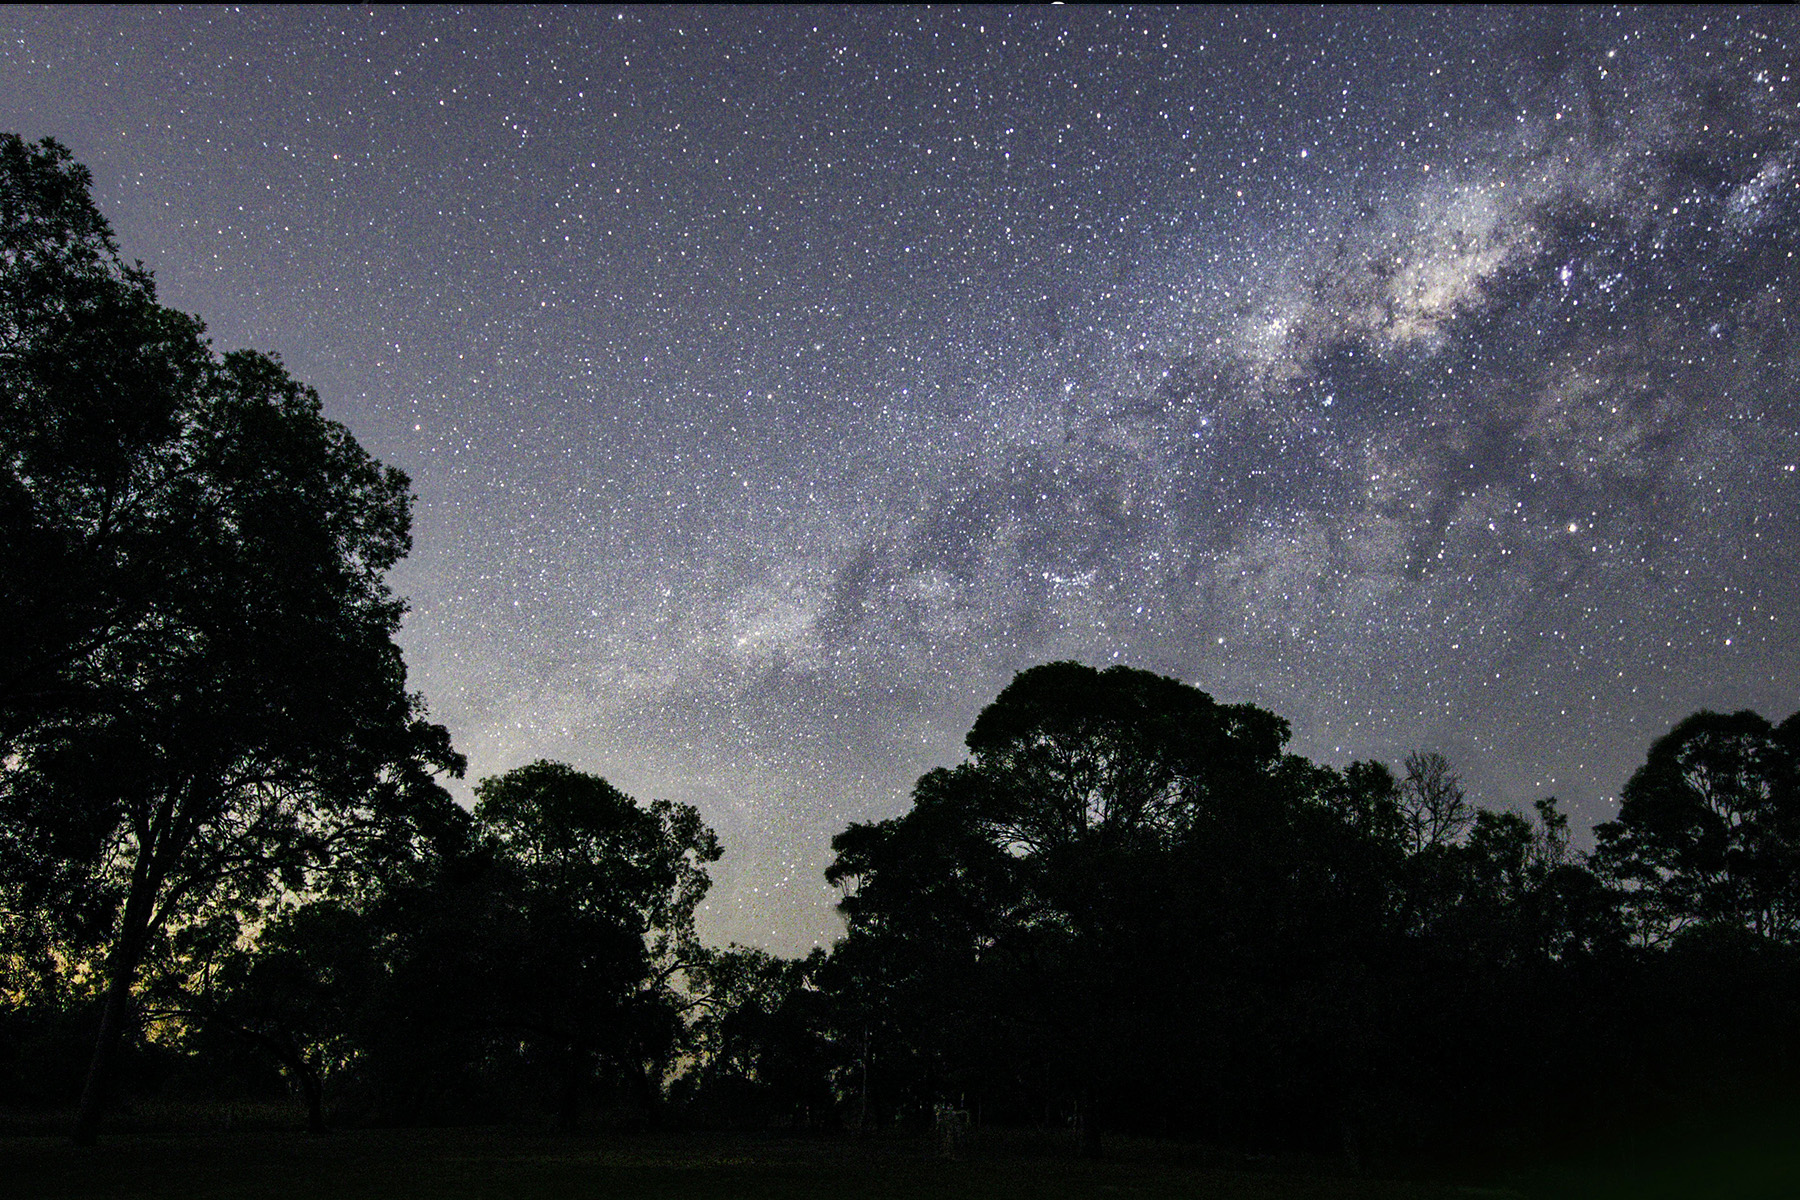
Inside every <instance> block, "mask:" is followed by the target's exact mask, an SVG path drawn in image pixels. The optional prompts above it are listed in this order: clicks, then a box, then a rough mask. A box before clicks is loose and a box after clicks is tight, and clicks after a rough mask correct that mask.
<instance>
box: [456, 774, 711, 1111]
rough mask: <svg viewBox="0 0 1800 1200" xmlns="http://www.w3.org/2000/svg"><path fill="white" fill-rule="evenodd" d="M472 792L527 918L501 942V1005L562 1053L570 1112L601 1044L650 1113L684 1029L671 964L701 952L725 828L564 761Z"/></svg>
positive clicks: (562, 1088)
mask: <svg viewBox="0 0 1800 1200" xmlns="http://www.w3.org/2000/svg"><path fill="white" fill-rule="evenodd" d="M475 796H476V806H475V818H476V822H477V824H478V825H479V826H480V827H482V829H483V831H484V832H485V833H486V834H487V835H488V836H489V837H491V838H492V839H493V840H494V842H495V843H496V844H497V846H498V848H499V851H500V857H501V860H502V864H503V865H504V866H505V867H507V868H510V869H511V870H513V871H515V872H516V873H517V875H518V879H519V886H518V893H517V900H516V904H517V912H518V918H519V925H518V928H517V930H516V933H515V937H514V939H513V944H512V945H511V946H510V947H506V948H499V953H500V954H501V955H503V956H504V957H503V960H502V961H503V962H504V963H505V969H504V971H503V981H502V985H501V996H502V999H501V1001H500V1003H501V1005H502V1007H503V1009H504V1013H505V1016H504V1017H503V1019H506V1020H510V1021H512V1022H516V1023H517V1024H518V1026H519V1027H521V1028H523V1029H525V1030H527V1031H528V1032H529V1033H530V1034H531V1035H532V1036H534V1037H536V1038H538V1039H540V1040H541V1041H542V1042H543V1043H544V1044H545V1045H546V1046H547V1047H549V1048H552V1049H553V1050H554V1051H555V1053H556V1054H558V1055H559V1056H560V1059H561V1062H560V1070H559V1072H558V1074H559V1090H558V1103H557V1111H558V1114H559V1117H560V1119H561V1121H562V1122H563V1124H564V1125H565V1126H567V1127H573V1126H574V1125H575V1123H576V1120H577V1118H578V1115H579V1112H580V1102H581V1093H582V1088H583V1087H584V1085H585V1083H586V1081H587V1079H588V1077H589V1075H590V1074H591V1071H592V1066H593V1059H594V1057H595V1056H597V1055H598V1056H600V1057H602V1058H604V1059H605V1060H607V1061H608V1062H609V1063H610V1065H612V1066H613V1067H614V1068H615V1069H616V1070H618V1071H620V1072H621V1073H622V1074H623V1075H624V1077H625V1079H626V1080H627V1081H628V1082H629V1083H631V1084H632V1085H633V1086H634V1087H635V1088H636V1089H637V1091H638V1094H639V1097H640V1099H641V1100H642V1101H643V1103H644V1105H645V1109H646V1112H647V1114H648V1115H649V1116H650V1118H651V1119H652V1120H654V1119H655V1118H656V1115H657V1112H658V1105H659V1101H660V1098H661V1094H660V1088H661V1083H662V1075H663V1073H664V1072H665V1071H666V1070H667V1068H668V1066H669V1065H670V1061H671V1059H672V1058H673V1055H674V1052H675V1050H676V1044H677V1039H678V1034H679V1030H680V1007H681V1005H680V1000H679V998H678V997H677V996H676V995H675V993H674V990H673V988H674V977H675V976H676V974H677V973H678V972H679V971H681V969H682V968H683V967H684V966H685V965H687V964H689V963H692V962H695V961H698V960H700V959H702V958H703V957H704V956H703V954H702V953H701V950H700V946H699V942H698V940H697V938H696V936H695V933H694V912H695V910H696V909H697V908H698V907H699V904H700V901H701V900H702V899H704V898H705V895H706V889H707V886H708V882H709V881H708V879H707V875H706V869H705V868H706V864H707V863H710V862H715V861H717V859H718V857H719V854H720V850H719V843H718V839H717V838H716V837H715V836H714V835H713V832H712V831H711V830H710V829H708V828H706V826H704V825H703V824H701V822H700V817H699V814H698V813H697V812H695V810H694V809H693V808H691V807H689V806H687V805H682V804H674V803H671V802H669V801H667V800H657V801H653V802H652V803H651V804H650V805H648V806H640V805H639V804H637V803H636V802H634V801H633V800H632V799H631V798H630V797H629V796H627V795H625V794H624V793H623V792H620V791H619V790H618V789H617V788H615V787H613V786H612V785H611V784H609V783H607V782H606V780H604V779H601V778H600V777H599V776H597V775H587V774H583V773H581V772H579V771H576V770H575V769H574V768H572V767H570V766H568V765H566V764H564V763H556V762H534V763H531V764H529V765H527V766H523V767H519V768H517V769H515V770H512V771H509V772H507V773H506V774H504V775H499V776H495V777H493V778H490V779H484V780H482V781H481V782H480V783H479V784H477V785H476V788H475ZM508 982H510V986H508Z"/></svg>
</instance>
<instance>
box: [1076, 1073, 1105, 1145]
mask: <svg viewBox="0 0 1800 1200" xmlns="http://www.w3.org/2000/svg"><path fill="white" fill-rule="evenodd" d="M1075 1153H1076V1155H1077V1156H1078V1157H1080V1158H1099V1157H1100V1156H1101V1155H1100V1106H1099V1105H1098V1104H1097V1103H1095V1100H1094V1089H1093V1088H1092V1087H1091V1086H1084V1087H1083V1088H1082V1089H1081V1093H1080V1096H1079V1097H1078V1098H1077V1099H1076V1101H1075Z"/></svg>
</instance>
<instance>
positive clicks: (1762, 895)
mask: <svg viewBox="0 0 1800 1200" xmlns="http://www.w3.org/2000/svg"><path fill="white" fill-rule="evenodd" d="M1595 833H1596V835H1597V837H1598V839H1599V844H1600V848H1599V855H1598V862H1599V864H1600V865H1601V867H1602V869H1603V870H1605V871H1606V872H1607V873H1608V874H1609V875H1610V876H1611V877H1612V878H1614V879H1615V880H1617V881H1618V882H1619V883H1620V885H1621V886H1623V887H1624V888H1625V889H1626V890H1627V892H1628V894H1629V897H1630V907H1631V910H1632V913H1633V915H1634V917H1635V923H1636V929H1637V932H1638V935H1639V936H1640V937H1642V938H1644V939H1645V940H1647V941H1651V942H1657V941H1661V940H1663V939H1665V938H1666V937H1668V936H1669V935H1671V934H1674V933H1677V932H1679V931H1680V930H1682V929H1684V928H1687V927H1689V926H1691V925H1695V924H1714V925H1728V926H1736V927H1739V928H1744V929H1749V930H1751V931H1753V932H1755V933H1757V934H1760V935H1763V936H1767V937H1772V938H1779V939H1783V940H1792V939H1793V938H1795V936H1796V935H1797V934H1800V714H1796V715H1795V716H1793V717H1789V718H1788V719H1787V720H1786V721H1785V722H1783V723H1782V724H1781V726H1780V727H1779V728H1777V727H1776V726H1773V725H1771V724H1770V723H1769V721H1768V720H1767V719H1765V718H1763V717H1762V716H1760V715H1758V714H1756V713H1754V712H1749V711H1745V712H1738V713H1732V714H1730V715H1726V714H1724V713H1715V712H1697V713H1695V714H1694V715H1693V716H1691V717H1688V718H1687V719H1686V720H1684V721H1682V722H1681V723H1680V724H1678V725H1676V726H1675V728H1674V729H1672V730H1670V731H1669V732H1668V733H1667V734H1665V735H1663V736H1662V737H1660V738H1658V739H1657V740H1656V741H1655V742H1654V743H1653V744H1652V745H1651V747H1650V755H1649V758H1648V759H1647V760H1646V761H1645V763H1644V765H1643V766H1642V767H1640V768H1638V770H1637V772H1636V773H1635V774H1633V775H1632V777H1631V779H1630V780H1629V781H1628V782H1627V783H1626V785H1625V788H1624V790H1623V792H1621V794H1620V806H1619V816H1618V819H1617V820H1616V821H1609V822H1607V823H1605V824H1603V825H1600V826H1599V827H1598V828H1597V829H1596V830H1595Z"/></svg>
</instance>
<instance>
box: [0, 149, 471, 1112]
mask: <svg viewBox="0 0 1800 1200" xmlns="http://www.w3.org/2000/svg"><path fill="white" fill-rule="evenodd" d="M89 182H90V181H89V176H88V174H87V172H86V171H85V170H84V169H83V168H81V167H80V166H79V165H77V164H75V163H74V162H73V161H72V160H71V158H70V156H69V153H68V151H67V150H65V149H63V148H62V147H61V146H58V145H56V144H55V143H54V142H51V141H48V140H46V141H44V142H40V143H37V144H28V143H26V142H24V141H23V140H22V139H20V138H18V137H16V136H11V135H7V136H5V137H0V414H4V415H3V416H0V539H3V541H0V555H3V556H4V558H5V561H6V562H7V563H8V570H7V572H6V574H5V576H4V578H5V580H6V583H5V585H4V586H0V631H3V632H0V636H3V637H4V638H5V639H6V642H5V645H4V647H3V649H4V653H0V662H3V663H4V666H3V667H0V672H3V674H0V741H3V745H0V750H3V751H4V754H5V757H4V760H3V762H4V767H3V770H4V781H3V783H0V838H4V840H5V847H6V852H7V853H6V861H7V864H8V868H7V869H8V872H9V875H10V878H9V879H8V881H7V897H8V904H9V907H11V908H13V909H14V910H15V911H14V919H21V918H23V917H24V916H25V915H26V913H27V912H29V911H35V910H36V909H37V908H46V907H47V908H55V907H57V906H58V905H61V906H62V907H65V908H68V907H75V908H79V909H80V910H81V911H82V912H83V913H85V914H86V915H87V917H88V919H89V920H90V921H91V922H92V923H93V924H94V925H95V926H96V927H97V928H98V929H100V930H101V931H102V936H101V940H102V942H103V943H104V947H105V949H104V963H103V965H102V968H101V970H102V974H103V977H104V978H105V980H106V985H105V998H104V1004H103V1010H102V1017H101V1021H100V1028H99V1031H98V1034H97V1036H96V1040H95V1046H94V1054H93V1058H92V1062H91V1064H90V1067H89V1070H88V1075H87V1081H86V1084H85V1085H84V1088H83V1093H82V1100H81V1106H80V1111H79V1115H78V1117H77V1121H76V1127H75V1136H76V1139H77V1140H78V1141H89V1140H92V1138H93V1136H94V1134H95V1131H96V1129H97V1124H98V1120H99V1117H100V1113H101V1105H102V1101H103V1098H104V1096H105V1092H106V1087H107V1084H108V1080H109V1077H110V1074H111V1071H112V1067H113V1063H114V1061H115V1059H116V1056H117V1051H118V1048H119V1045H120V1040H121V1038H122V1036H123V1035H124V1034H125V1033H126V1031H127V1029H128V1027H129V1026H130V1024H131V1007H132V1003H131V1002H132V996H133V989H134V985H135V983H136V980H137V978H138V974H139V968H140V966H141V965H142V963H143V961H144V957H145V955H146V953H147V952H149V950H150V949H151V947H152V945H153V943H154V942H155V941H156V939H157V938H158V936H159V935H160V934H162V933H164V932H165V931H167V930H168V929H170V928H171V927H173V926H176V925H179V924H180V923H182V922H183V921H185V920H187V919H189V918H190V917H192V916H193V914H195V913H197V912H199V911H201V910H204V909H207V908H209V907H210V908H218V907H225V908H232V909H237V910H240V911H243V910H250V909H253V908H254V907H255V906H256V905H257V904H259V903H260V902H263V901H265V900H267V899H268V898H269V897H271V896H272V895H274V894H276V893H278V892H280V891H282V890H284V889H286V890H289V891H295V890H306V889H309V888H315V887H317V886H320V873H321V872H329V871H330V870H331V869H332V868H333V866H334V865H335V864H341V863H343V862H346V861H348V860H350V859H352V858H355V857H357V856H358V855H363V856H365V857H366V856H367V855H370V854H374V855H379V854H381V853H383V847H384V846H388V847H391V846H393V845H396V844H398V843H399V842H403V841H405V840H406V839H408V838H409V837H411V836H412V834H411V832H410V831H411V830H412V829H413V828H414V827H415V825H416V822H417V821H418V819H420V818H422V817H429V816H430V815H431V814H432V813H433V812H434V811H436V810H439V809H441V806H443V805H444V804H447V803H448V800H447V797H446V796H445V795H444V793H443V792H442V790H441V789H440V788H439V787H438V786H437V785H436V783H435V781H434V779H433V776H434V774H435V773H438V772H460V770H461V769H462V760H461V759H460V757H459V756H457V755H456V754H455V752H454V751H453V750H452V749H451V746H450V743H449V738H448V735H447V734H446V733H445V731H444V730H443V729H442V728H441V727H439V726H435V725H431V724H429V723H428V722H427V721H426V720H425V718H424V706H423V703H422V701H421V699H420V698H419V697H418V696H417V695H416V694H413V693H409V692H408V691H407V689H406V669H405V664H404V662H403V661H402V659H401V655H400V650H399V647H398V646H397V645H396V644H395V641H394V637H395V634H396V632H397V630H398V628H399V623H400V619H401V616H402V614H403V612H404V603H403V602H402V601H401V600H400V599H398V598H397V597H395V596H394V595H393V594H392V592H391V591H390V590H389V588H388V587H387V584H386V582H385V579H384V576H385V573H386V572H387V570H388V569H389V568H390V567H392V566H393V565H394V564H395V563H396V562H397V561H398V560H399V559H400V558H401V557H402V556H403V555H404V554H405V553H406V552H407V550H408V549H409V548H410V534H409V527H410V520H411V494H410V488H409V484H408V480H407V478H406V476H405V475H404V474H402V473H401V472H400V471H398V470H396V469H394V468H392V467H386V466H383V465H382V464H381V463H379V462H377V461H375V460H374V459H373V458H372V457H371V456H370V455H369V454H368V453H367V452H366V451H365V450H364V449H363V448H362V447H361V446H360V445H358V444H357V442H356V440H355V438H354V437H353V436H352V435H351V433H350V431H349V430H348V429H346V428H345V427H344V426H342V425H340V424H338V423H336V422H334V421H331V420H328V419H327V418H326V417H325V416H324V415H323V413H322V411H321V404H320V401H319V397H318V396H317V394H316V393H314V392H313V391H312V389H310V388H308V387H306V386H305V385H303V384H301V383H299V382H298V381H296V380H295V379H293V378H292V377H291V376H290V375H289V374H288V373H287V371H286V370H285V369H284V368H283V367H282V365H281V363H280V362H279V361H278V360H277V359H274V358H272V357H269V356H266V355H262V354H258V353H255V352H253V351H237V352H233V353H230V354H226V355H223V356H220V355H217V354H215V353H214V352H213V351H212V348H211V346H210V344H209V343H207V342H206V341H205V339H204V337H203V333H204V331H203V327H202V326H201V324H200V323H199V322H198V321H196V320H194V319H193V318H191V317H187V316H184V315H182V314H180V313H176V312H173V311H171V310H169V309H167V308H164V307H162V306H161V305H160V304H158V303H157V300H156V293H155V287H154V283H153V280H152V279H151V276H150V274H149V273H148V272H147V271H145V270H144V269H143V268H142V267H141V266H136V265H130V264H127V263H125V262H124V261H123V260H122V259H121V258H120V256H119V252H118V247H117V244H116V242H115V241H114V239H113V236H112V233H111V231H110V229H109V228H108V226H107V223H106V221H105V218H104V217H102V216H101V215H100V213H99V212H98V210H97V209H96V208H95V207H94V205H93V202H92V200H91V198H90V196H89V194H88V193H89Z"/></svg>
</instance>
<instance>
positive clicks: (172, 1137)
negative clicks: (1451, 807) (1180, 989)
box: [0, 1129, 1504, 1200]
mask: <svg viewBox="0 0 1800 1200" xmlns="http://www.w3.org/2000/svg"><path fill="white" fill-rule="evenodd" d="M0 1178H3V1179H4V1180H5V1182H4V1183H3V1184H0V1194H4V1195H5V1196H7V1197H9V1198H10V1200H38V1198H40V1197H41V1198H44V1200H49V1198H51V1197H56V1198H59V1200H76V1198H82V1200H85V1198H90V1197H91V1198H94V1200H100V1198H120V1200H123V1198H125V1197H131V1198H133V1200H135V1198H138V1197H143V1198H146V1200H148V1198H160V1197H170V1198H174V1197H181V1198H182V1200H227V1198H229V1200H265V1198H266V1200H275V1198H277V1197H280V1198H283V1200H286V1198H293V1200H300V1198H302V1197H305V1198H308V1200H311V1198H329V1200H363V1198H371V1200H372V1198H374V1197H384V1198H386V1197H397V1196H422V1197H424V1196H428V1197H433V1198H434V1200H474V1198H476V1197H481V1198H484V1200H485V1198H500V1197H506V1198H508V1200H513V1198H517V1200H536V1198H538V1197H543V1198H545V1200H548V1198H550V1197H556V1198H557V1200H565V1198H569V1197H586V1198H594V1200H600V1198H609V1197H633V1198H638V1197H642V1198H644V1200H658V1198H664V1197H666V1198H667V1200H712V1198H714V1197H717V1198H718V1200H727V1198H729V1200H762V1198H765V1197H766V1198H769V1200H774V1198H776V1197H780V1198H782V1200H787V1198H790V1197H791V1198H796V1200H800V1198H813V1197H817V1198H818V1200H827V1198H829V1200H852V1198H860V1197H871V1198H879V1200H887V1198H891V1200H913V1198H918V1200H925V1198H926V1197H931V1198H932V1200H946V1198H951V1197H963V1196H968V1197H976V1196H980V1197H990V1196H991V1197H1001V1198H1005V1197H1018V1198H1020V1200H1024V1198H1026V1197H1031V1198H1034V1200H1037V1198H1041V1200H1058V1198H1062V1197H1077V1196H1079V1197H1094V1196H1100V1197H1117V1198H1121V1200H1123V1198H1126V1197H1145V1198H1151V1197H1220V1198H1225V1197H1244V1198H1245V1200H1339V1198H1343V1200H1350V1198H1352V1197H1354V1198H1358V1200H1363V1198H1367V1200H1373V1198H1376V1197H1381V1198H1387V1197H1393V1198H1395V1200H1400V1198H1405V1200H1438V1198H1440V1197H1443V1198H1447V1197H1469V1196H1474V1195H1479V1194H1482V1193H1481V1192H1479V1191H1473V1190H1470V1189H1467V1188H1461V1187H1454V1186H1444V1185H1435V1184H1421V1183H1391V1182H1381V1181H1372V1180H1363V1179H1355V1178H1347V1177H1342V1176H1332V1175H1329V1174H1319V1173H1317V1172H1316V1171H1315V1172H1308V1171H1306V1170H1305V1168H1304V1167H1294V1166H1285V1165H1277V1164H1270V1163H1264V1164H1243V1165H1242V1166H1241V1167H1239V1168H1237V1169H1232V1168H1230V1167H1229V1166H1226V1165H1222V1164H1220V1163H1218V1162H1207V1161H1204V1158H1203V1157H1202V1156H1198V1155H1194V1154H1184V1153H1182V1152H1179V1151H1177V1150H1174V1149H1173V1148H1167V1147H1156V1146H1152V1145H1137V1144H1121V1145H1120V1146H1119V1147H1118V1148H1117V1150H1116V1151H1115V1152H1114V1153H1113V1154H1112V1155H1111V1156H1110V1157H1109V1158H1108V1159H1106V1160H1102V1161H1099V1162H1081V1161H1077V1160H1075V1159H1072V1158H1070V1157H1068V1155H1067V1153H1066V1149H1065V1148H1064V1147H1063V1146H1062V1145H1061V1144H1060V1143H1045V1142H1043V1141H1041V1140H1035V1139H1030V1138H1018V1137H1002V1136H993V1137H988V1136H983V1137H978V1138H977V1139H976V1141H975V1143H974V1144H973V1145H972V1146H971V1147H970V1148H969V1151H968V1153H967V1154H966V1155H964V1156H963V1157H961V1158H960V1159H959V1160H958V1161H955V1162H947V1161H944V1160H941V1159H939V1158H937V1157H936V1156H935V1154H934V1153H933V1152H932V1147H931V1146H930V1145H929V1144H928V1143H927V1142H924V1141H914V1140H896V1141H881V1142H874V1143H866V1142H857V1141H854V1140H851V1139H841V1140H830V1139H807V1138H777V1137H756V1136H747V1135H713V1134H672V1135H619V1134H595V1135H586V1136H584V1135H575V1136H559V1135H552V1134H542V1133H531V1132H525V1131H520V1130H507V1129H433V1130H356V1131H344V1132H338V1133H332V1134H329V1135H327V1136H325V1137H316V1138H313V1137H307V1136H305V1135H303V1134H297V1133H263V1132H239V1133H206V1134H143V1133H138V1134H119V1135H114V1136H111V1137H108V1138H104V1139H102V1141H101V1144H100V1145H99V1146H96V1147H93V1148H90V1149H87V1150H77V1149H76V1148H75V1147H73V1146H70V1145H69V1144H68V1143H67V1141H66V1140H65V1139H62V1138H55V1137H8V1138H3V1139H0ZM1486 1194H1488V1195H1496V1194H1504V1193H1495V1192H1491V1191H1490V1192H1487V1193H1486Z"/></svg>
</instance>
